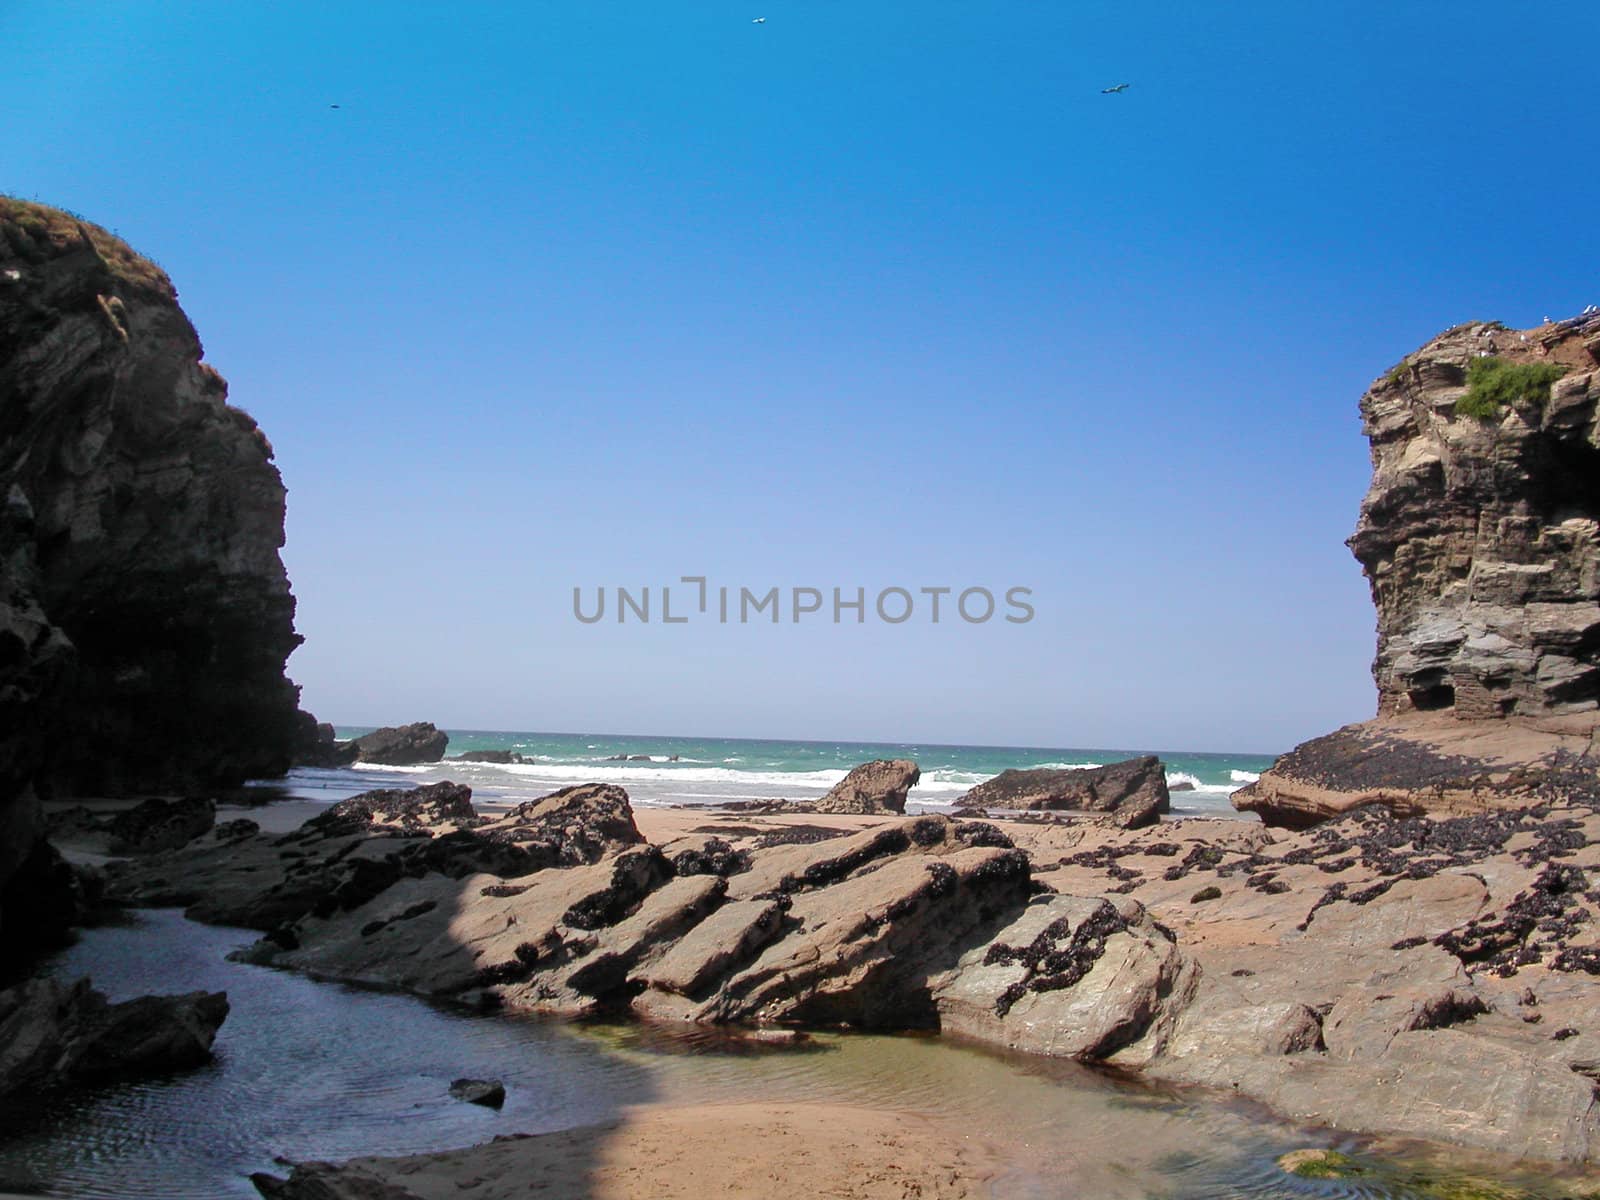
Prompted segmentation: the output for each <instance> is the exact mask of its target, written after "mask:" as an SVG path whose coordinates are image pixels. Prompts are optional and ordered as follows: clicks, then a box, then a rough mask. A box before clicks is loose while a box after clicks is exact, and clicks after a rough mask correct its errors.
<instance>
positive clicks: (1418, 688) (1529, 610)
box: [1238, 315, 1600, 824]
mask: <svg viewBox="0 0 1600 1200" xmlns="http://www.w3.org/2000/svg"><path fill="white" fill-rule="evenodd" d="M1597 401H1600V315H1586V316H1583V317H1579V318H1575V319H1573V320H1568V321H1561V322H1556V323H1550V324H1545V325H1542V326H1539V327H1537V328H1535V329H1529V330H1525V331H1517V330H1512V329H1508V328H1506V327H1505V326H1504V325H1501V324H1498V323H1485V322H1472V323H1469V324H1466V325H1459V326H1457V327H1456V328H1454V329H1451V330H1449V331H1447V332H1445V333H1443V334H1441V335H1439V336H1438V337H1436V338H1434V339H1433V340H1432V341H1430V342H1429V343H1427V344H1426V345H1425V346H1423V347H1422V348H1421V349H1420V350H1418V351H1416V352H1415V353H1414V354H1411V355H1408V356H1407V357H1406V358H1405V359H1404V360H1403V361H1401V362H1400V363H1399V364H1398V365H1397V366H1395V367H1394V368H1393V369H1392V370H1390V371H1389V372H1388V373H1387V374H1386V375H1385V376H1384V377H1383V378H1381V379H1379V380H1378V381H1377V382H1376V383H1374V384H1373V385H1372V387H1371V389H1370V390H1369V391H1368V392H1367V394H1366V395H1365V396H1364V397H1362V400H1361V415H1362V422H1363V427H1364V429H1365V432H1366V435H1367V437H1368V439H1369V440H1370V442H1371V445H1372V467H1373V472H1372V485H1371V487H1370V488H1369V490H1368V492H1367V495H1366V498H1365V500H1364V501H1363V502H1362V505H1361V515H1360V518H1359V520H1358V522H1357V525H1356V531H1355V533H1354V535H1353V536H1352V537H1351V538H1350V541H1349V545H1350V548H1351V550H1352V552H1353V553H1354V554H1355V556H1356V558H1357V560H1359V562H1360V563H1361V566H1362V569H1363V571H1364V572H1365V573H1366V576H1367V579H1368V581H1369V583H1370V584H1371V587H1372V598H1373V603H1374V605H1375V606H1376V608H1377V613H1378V651H1377V657H1376V659H1375V661H1374V663H1373V668H1372V669H1373V677H1374V680H1375V681H1376V683H1377V686H1378V719H1377V721H1376V722H1369V723H1367V724H1366V725H1362V726H1353V727H1350V728H1347V729H1345V730H1341V731H1339V732H1338V733H1337V734H1333V735H1330V736H1329V737H1327V738H1321V739H1317V740H1316V741H1314V742H1310V743H1307V744H1306V745H1304V746H1301V747H1299V748H1297V749H1296V750H1295V751H1294V753H1293V754H1292V755H1289V756H1286V758H1285V759H1284V760H1281V761H1280V762H1279V764H1278V765H1277V767H1275V768H1274V770H1273V771H1272V772H1271V773H1269V775H1268V776H1267V777H1265V778H1263V780H1262V781H1261V783H1260V784H1258V785H1256V786H1254V787H1252V788H1250V789H1247V790H1246V791H1245V792H1244V793H1241V794H1240V796H1239V797H1238V803H1239V805H1240V807H1242V808H1253V809H1256V810H1258V811H1261V812H1262V813H1263V814H1264V815H1266V816H1267V817H1268V819H1269V820H1271V819H1278V820H1281V821H1283V822H1284V823H1289V824H1295V823H1305V822H1306V821H1308V820H1314V819H1318V818H1320V817H1325V816H1327V815H1329V814H1330V813H1332V812H1337V811H1342V810H1344V809H1346V808H1349V807H1352V806H1354V805H1356V804H1359V803H1363V802H1366V801H1368V800H1373V799H1380V800H1385V801H1388V802H1391V803H1394V804H1397V805H1400V806H1404V807H1410V808H1413V809H1417V810H1437V809H1441V808H1445V809H1458V810H1459V809H1466V808H1472V807H1486V806H1494V805H1495V804H1496V803H1497V802H1500V801H1504V800H1505V799H1506V798H1507V797H1508V796H1511V795H1514V793H1515V792H1516V791H1517V790H1518V787H1517V784H1518V780H1517V779H1514V778H1512V775H1513V773H1514V772H1515V770H1516V768H1518V767H1519V766H1520V767H1527V766H1529V765H1538V764H1548V763H1551V762H1554V761H1556V759H1557V758H1558V757H1560V756H1562V754H1563V752H1565V753H1566V754H1568V755H1571V756H1583V755H1585V754H1587V752H1588V750H1589V737H1590V735H1591V733H1592V732H1593V731H1594V730H1595V728H1596V726H1597V724H1600V411H1597Z"/></svg>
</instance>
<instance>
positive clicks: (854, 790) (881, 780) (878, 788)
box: [812, 758, 922, 813]
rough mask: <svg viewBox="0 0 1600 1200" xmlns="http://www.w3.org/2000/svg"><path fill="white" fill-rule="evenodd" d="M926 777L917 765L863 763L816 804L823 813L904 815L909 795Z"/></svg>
mask: <svg viewBox="0 0 1600 1200" xmlns="http://www.w3.org/2000/svg"><path fill="white" fill-rule="evenodd" d="M921 778H922V771H921V769H920V768H919V767H918V766H917V764H916V763H914V762H912V761H911V760H910V759H905V758H879V759H874V760H873V761H872V762H865V763H862V764H861V765H860V766H858V767H855V768H853V769H852V770H851V772H850V773H849V774H848V775H846V776H845V777H844V778H843V779H841V780H840V781H839V782H838V783H836V784H834V785H833V787H832V788H830V789H829V791H828V794H827V795H826V796H824V797H822V799H820V800H818V801H816V803H815V804H813V805H812V810H813V811H815V812H821V813H903V812H905V810H906V793H907V792H908V791H910V790H911V788H912V787H914V786H915V785H916V783H917V780H919V779H921Z"/></svg>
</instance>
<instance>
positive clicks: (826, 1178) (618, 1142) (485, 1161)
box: [285, 1104, 999, 1200]
mask: <svg viewBox="0 0 1600 1200" xmlns="http://www.w3.org/2000/svg"><path fill="white" fill-rule="evenodd" d="M998 1171H999V1158H998V1155H997V1154H996V1152H995V1150H994V1148H993V1147H991V1146H989V1145H987V1144H986V1143H984V1142H982V1141H980V1140H978V1139H976V1138H973V1137H970V1136H967V1135H964V1134H961V1133H959V1132H957V1131H954V1130H950V1129H945V1128H942V1127H940V1126H939V1125H937V1124H936V1123H934V1122H932V1121H930V1120H928V1119H926V1118H923V1117H919V1116H914V1115H909V1114H904V1113H895V1112H885V1111H881V1110H875V1109H866V1108H857V1107H851V1106H847V1105H835V1104H781V1105H750V1104H744V1105H695V1106H689V1107H667V1108H661V1107H645V1108H636V1109H631V1110H628V1111H627V1112H625V1113H624V1115H623V1116H622V1117H621V1118H620V1119H618V1120H617V1121H614V1122H608V1123H606V1124H602V1125H595V1126H590V1127H587V1128H584V1129H573V1130H565V1131H562V1132H560V1133H549V1134H541V1135H536V1136H531V1137H510V1138H502V1139H497V1140H496V1141H493V1142H490V1143H488V1144H486V1145H482V1146H474V1147H471V1148H469V1149H465V1150H457V1151H451V1152H448V1153H445V1154H432V1155H417V1156H413V1157H406V1158H361V1159H355V1160H353V1161H351V1162H349V1163H345V1164H343V1165H341V1166H337V1167H332V1166H325V1165H321V1164H311V1165H309V1166H306V1167H302V1168H300V1169H299V1170H297V1172H296V1174H295V1178H294V1181H293V1183H292V1184H291V1185H290V1187H291V1190H290V1191H287V1192H285V1195H288V1196H301V1195H312V1194H315V1195H317V1196H326V1197H327V1198H328V1200H339V1198H343V1197H349V1198H351V1200H354V1198H356V1197H364V1196H377V1195H388V1194H390V1193H388V1192H387V1191H385V1190H384V1189H385V1188H387V1187H403V1188H404V1189H405V1193H404V1194H405V1195H407V1196H413V1197H416V1200H453V1198H454V1197H458V1196H461V1195H463V1194H470V1195H471V1196H473V1197H474V1200H520V1198H522V1197H530V1196H552V1197H556V1196H558V1197H562V1198H564V1200H566V1198H573V1200H576V1198H578V1197H585V1198H587V1200H716V1198H721V1197H728V1198H730V1200H731V1198H732V1197H750V1196H816V1197H830V1198H836V1200H910V1198H912V1197H916V1198H919V1200H960V1198H963V1197H977V1196H985V1195H988V1192H989V1189H988V1183H989V1181H990V1180H992V1179H993V1178H994V1177H995V1175H996V1174H997V1173H998ZM313 1181H315V1182H313ZM307 1189H314V1190H307Z"/></svg>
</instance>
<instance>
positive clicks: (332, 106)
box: [328, 104, 339, 108]
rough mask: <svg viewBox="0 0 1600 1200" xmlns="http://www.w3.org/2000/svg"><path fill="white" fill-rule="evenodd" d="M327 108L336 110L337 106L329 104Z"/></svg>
mask: <svg viewBox="0 0 1600 1200" xmlns="http://www.w3.org/2000/svg"><path fill="white" fill-rule="evenodd" d="M328 107H329V108H338V107H339V106H338V105H337V104H330V105H328Z"/></svg>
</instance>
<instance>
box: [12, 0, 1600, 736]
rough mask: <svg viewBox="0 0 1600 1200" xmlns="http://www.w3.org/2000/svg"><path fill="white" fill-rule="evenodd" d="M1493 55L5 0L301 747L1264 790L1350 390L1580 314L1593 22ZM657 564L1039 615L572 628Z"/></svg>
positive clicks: (1354, 466) (1295, 35) (54, 195)
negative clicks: (574, 751) (228, 541)
mask: <svg viewBox="0 0 1600 1200" xmlns="http://www.w3.org/2000/svg"><path fill="white" fill-rule="evenodd" d="M1505 14H1506V10H1505V8H1504V6H1502V5H1490V4H1473V3H1453V4H1449V5H1445V4H1432V3H1408V4H1399V5H1396V4H1355V3H1350V4H1340V5H1324V6H1306V5H1284V4H1281V3H1280V4H1271V5H1268V4H1254V3H1230V4H1227V5H1209V4H1201V5H1193V4H1190V5H1179V4H1168V3H1162V4H1155V3H1138V2H1132V3H1130V2H1126V0H1124V2H1119V3H1107V4H1070V5H1068V4H1051V5H1046V4H1038V3H1020V2H1019V3H993V4H974V3H971V2H970V0H966V2H963V3H939V2H924V3H918V4H914V5H913V4H898V3H893V4H891V3H852V4H846V3H843V2H842V0H838V2H835V0H812V2H810V3H805V4H801V3H796V2H795V0H750V2H749V3H739V4H725V3H715V2H703V3H694V4H662V3H659V2H658V3H603V2H593V0H585V2H584V3H576V2H574V3H560V4H555V3H528V4H519V5H509V4H507V5H473V4H452V5H449V6H444V5H439V6H430V5H387V4H385V5H357V4H348V5H320V4H318V5H312V4H298V3H273V4H245V3H241V4H229V5H216V4H190V5H186V4H180V3H159V4H157V3H139V2H136V0H118V2H116V3H61V4H48V5H20V4H11V5H5V6H0V108H3V111H5V113H6V114H7V118H6V134H5V137H4V138H3V139H0V188H4V189H5V190H8V191H11V192H13V193H14V194H19V195H23V196H29V197H33V198H37V199H40V200H44V201H47V202H51V203H56V204H60V205H63V206H65V207H68V208H71V209H73V210H75V211H77V212H80V213H82V214H84V215H86V216H88V217H89V218H91V219H93V220H95V221H98V222H99V223H101V224H103V225H106V226H107V227H109V228H112V229H114V230H116V231H117V232H119V233H121V234H122V235H123V236H124V237H126V238H127V239H128V240H129V241H130V242H132V243H133V244H134V246H135V247H137V248H138V249H140V250H142V251H143V252H145V253H147V254H149V255H150V256H151V257H153V258H155V259H156V260H157V261H159V262H160V263H161V264H162V265H163V266H164V267H166V269H167V270H168V271H169V272H170V273H171V275H172V277H173V279H174V281H175V282H176V283H177V286H178V289H179V292H180V294H181V298H182V301H183V303H184V306H185V308H186V309H187V311H188V313H189V315H190V317H191V318H192V319H193V320H194V322H195V324H196V326H197V327H198V329H199V330H200V333H201V336H202V338H203V339H204V341H205V344H206V349H207V357H208V359H209V361H211V362H212V363H213V364H214V365H216V366H217V368H218V369H219V370H221V371H222V373H223V374H224V375H225V376H226V377H227V378H228V380H229V381H230V384H231V389H232V398H233V401H234V402H235V403H237V404H239V405H240V406H242V407H244V408H246V409H247V410H249V411H250V412H251V413H252V414H253V415H255V417H256V418H257V419H258V420H259V421H260V422H261V424H262V425H263V427H264V428H265V429H266V430H267V432H268V434H269V436H270V437H271V439H272V441H273V444H274V446H275V447H276V450H277V455H278V462H279V465H280V467H281V469H282V471H283V474H284V478H285V481H286V482H287V484H288V487H289V526H288V544H287V546H286V548H285V551H284V558H285V561H286V563H287V565H288V567H289V571H290V575H291V577H292V579H293V581H294V586H295V591H296V594H297V595H298V597H299V604H300V614H299V627H300V630H301V632H302V633H303V634H304V635H305V636H306V638H307V644H306V645H305V646H304V647H302V648H301V650H299V651H298V652H297V653H296V655H295V656H294V658H293V659H292V660H291V664H290V666H291V672H292V674H293V675H294V676H295V678H296V679H297V680H298V681H299V682H301V683H302V684H303V685H304V688H305V702H306V704H307V706H308V707H310V708H311V709H313V710H314V711H316V712H317V713H318V714H319V715H320V716H323V717H325V718H328V719H333V720H336V721H339V722H343V723H351V724H355V723H382V722H390V721H398V720H410V719H431V720H434V721H436V722H438V723H439V724H441V725H446V726H454V727H478V728H508V729H548V730H575V731H612V732H642V733H686V734H705V735H712V734H727V735H748V736H779V737H783V736H791V737H802V738H834V737H837V738H849V739H891V740H898V739H908V740H929V741H935V740H937V741H955V742H978V743H1000V744H1031V745H1062V746H1148V747H1155V748H1166V749H1218V750H1230V749H1232V750H1257V751H1276V750H1282V749H1286V748H1287V747H1288V746H1289V745H1291V744H1293V742H1295V741H1296V740H1299V739H1301V738H1304V737H1308V736H1311V735H1314V734H1316V733H1319V732H1323V731H1325V730H1327V729H1330V728H1332V727H1334V726H1336V725H1338V724H1341V723H1343V722H1345V721H1349V720H1356V719H1361V718H1364V717H1366V716H1368V715H1370V713H1371V710H1372V705H1373V693H1372V687H1371V682H1370V678H1369V677H1368V674H1367V665H1368V663H1369V661H1370V658H1371V655H1372V638H1373V616H1372V610H1371V606H1370V604H1369V602H1368V599H1367V592H1366V586H1365V583H1364V581H1363V580H1362V578H1361V575H1360V572H1359V570H1358V568H1357V567H1356V565H1355V563H1354V561H1353V560H1352V559H1351V558H1350V557H1349V554H1348V552H1347V551H1346V550H1345V549H1344V547H1343V545H1342V542H1343V539H1344V538H1345V537H1346V536H1348V534H1349V533H1350V531H1351V529H1352V528H1353V525H1354V521H1355V515H1356V509H1357V505H1358V503H1359V501H1360V497H1361V494H1362V492H1363V490H1364V489H1365V486H1366V479H1367V455H1366V447H1365V443H1364V441H1363V440H1362V438H1361V436H1360V432H1359V424H1358V417H1357V413H1356V401H1357V400H1358V398H1359V397H1360V394H1361V392H1362V391H1363V390H1364V388H1365V387H1366V385H1367V384H1368V383H1369V382H1370V381H1371V380H1372V379H1373V378H1374V377H1376V376H1377V375H1379V374H1380V373H1382V372H1383V371H1384V370H1385V369H1386V368H1387V367H1388V366H1389V365H1390V364H1392V363H1393V362H1394V361H1396V360H1397V359H1399V358H1400V357H1401V356H1402V355H1404V354H1405V353H1407V352H1408V351H1410V350H1411V349H1413V348H1414V347H1415V346H1416V345H1417V344H1419V343H1420V342H1422V341H1423V340H1425V339H1426V338H1428V337H1429V336H1431V335H1432V334H1434V333H1435V332H1437V331H1439V330H1440V329H1442V328H1444V327H1446V326H1449V325H1452V324H1455V323H1456V322H1458V321H1462V320H1467V319H1471V318H1491V317H1492V318H1499V319H1502V320H1505V321H1507V322H1508V323H1511V324H1513V325H1526V324H1532V323H1535V322H1537V321H1538V320H1539V319H1540V318H1541V317H1542V316H1543V315H1545V314H1547V313H1548V314H1551V315H1563V314H1569V313H1573V312H1576V311H1577V310H1579V309H1581V308H1582V307H1583V306H1584V305H1585V304H1588V303H1592V302H1596V301H1600V284H1597V280H1596V277H1595V265H1596V264H1595V258H1594V248H1595V242H1594V239H1593V236H1592V229H1593V224H1594V222H1593V213H1592V206H1593V196H1594V194H1595V183H1596V174H1597V168H1596V166H1595V156H1594V153H1593V150H1594V147H1593V144H1592V133H1591V132H1590V125H1591V124H1592V122H1591V121H1590V120H1589V114H1590V113H1592V111H1593V109H1592V96H1591V94H1590V93H1591V90H1592V76H1593V71H1592V47H1593V46H1594V44H1595V40H1596V35H1597V34H1600V14H1597V10H1596V9H1595V8H1594V6H1593V5H1583V4H1570V5H1561V4H1555V5H1547V6H1541V7H1540V9H1539V14H1538V19H1537V20H1529V19H1524V18H1518V19H1517V20H1515V21H1509V20H1507V19H1506V15H1505ZM758 16H764V17H766V18H767V21H766V22H765V23H764V24H759V25H758V24H754V23H753V18H755V17H758ZM1121 82H1128V83H1130V84H1131V85H1132V86H1131V87H1130V88H1129V90H1128V91H1127V92H1125V93H1123V94H1121V95H1116V96H1103V95H1101V94H1100V89H1101V88H1102V87H1105V86H1107V85H1110V84H1114V83H1121ZM334 104H337V105H339V107H338V108H337V109H334V108H331V107H330V105H334ZM684 574H705V575H708V576H710V577H711V578H712V580H713V582H714V583H716V582H723V583H729V584H732V585H735V586H738V585H748V586H751V587H752V588H756V589H760V590H764V589H765V588H767V587H769V586H780V587H789V586H796V585H799V586H816V587H820V588H831V587H833V586H842V587H846V588H853V587H855V586H857V585H862V586H866V587H867V588H868V589H869V592H870V591H875V590H876V589H877V588H881V587H888V586H904V587H907V588H910V589H913V590H914V589H916V588H919V587H923V586H955V587H957V588H960V587H966V586H978V585H981V586H988V587H991V588H994V589H996V590H1003V589H1004V588H1006V587H1010V586H1015V585H1020V586H1028V587H1031V588H1032V589H1033V593H1034V604H1035V608H1036V612H1037V615H1036V617H1035V619H1034V620H1033V621H1032V622H1030V623H1028V624H1026V625H1007V624H1004V623H1001V622H992V623H990V624H986V625H974V626H967V625H963V624H961V623H959V622H955V623H951V622H948V621H946V622H942V623H940V624H939V625H937V626H935V625H932V624H930V623H927V622H926V621H922V620H913V621H911V622H908V623H906V624H904V625H900V626H894V627H889V626H885V625H883V624H881V623H877V622H872V623H869V624H868V625H865V626H862V627H854V626H844V627H835V626H833V625H832V624H831V623H824V622H818V623H812V624H807V623H804V622H803V623H801V624H800V625H794V624H792V623H787V622H786V623H784V624H783V625H780V626H778V627H776V628H774V627H772V626H770V625H765V626H747V627H742V628H741V627H737V626H729V627H722V626H717V625H715V624H693V623H691V624H690V625H688V626H670V627H669V626H663V625H661V624H659V623H651V624H648V625H640V624H628V625H622V626H618V625H616V624H614V623H605V624H601V625H596V626H593V627H590V626H583V625H580V624H578V623H577V622H576V621H574V620H573V618H572V616H571V598H572V588H573V587H574V586H583V587H585V588H589V589H592V588H594V587H596V586H599V585H607V586H616V585H625V586H631V587H635V588H637V587H643V586H646V585H652V586H656V587H659V586H660V585H661V584H664V583H670V582H672V581H674V580H676V579H677V578H678V576H680V575H684Z"/></svg>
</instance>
